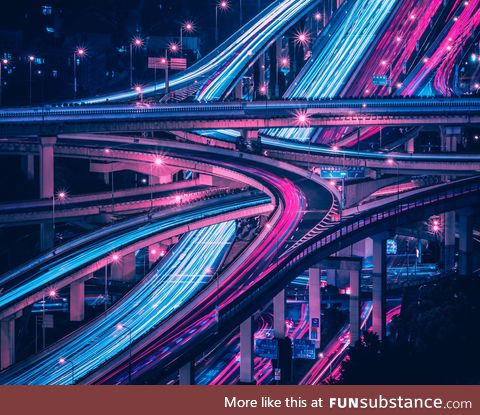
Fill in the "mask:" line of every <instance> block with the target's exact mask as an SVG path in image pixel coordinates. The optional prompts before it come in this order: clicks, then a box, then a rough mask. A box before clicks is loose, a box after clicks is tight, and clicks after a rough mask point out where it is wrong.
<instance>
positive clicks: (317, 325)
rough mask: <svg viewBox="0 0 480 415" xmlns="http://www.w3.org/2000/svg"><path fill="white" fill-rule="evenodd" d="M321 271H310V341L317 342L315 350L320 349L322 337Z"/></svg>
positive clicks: (311, 269) (313, 269)
mask: <svg viewBox="0 0 480 415" xmlns="http://www.w3.org/2000/svg"><path fill="white" fill-rule="evenodd" d="M320 275H321V270H320V268H318V267H314V268H310V269H309V270H308V313H309V317H310V319H309V325H310V339H311V340H313V341H314V342H315V348H317V349H319V348H320V344H321V337H322V313H321V311H322V310H321V309H322V293H321V278H320Z"/></svg>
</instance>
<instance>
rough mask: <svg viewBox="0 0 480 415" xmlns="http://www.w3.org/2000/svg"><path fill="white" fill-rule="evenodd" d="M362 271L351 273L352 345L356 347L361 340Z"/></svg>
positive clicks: (350, 310) (350, 312)
mask: <svg viewBox="0 0 480 415" xmlns="http://www.w3.org/2000/svg"><path fill="white" fill-rule="evenodd" d="M360 273H361V266H360V269H358V270H354V271H350V302H349V303H350V304H349V314H350V345H352V346H355V343H356V342H357V341H358V340H360V335H361V330H360V326H361V321H360Z"/></svg>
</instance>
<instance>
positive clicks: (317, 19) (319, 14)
mask: <svg viewBox="0 0 480 415" xmlns="http://www.w3.org/2000/svg"><path fill="white" fill-rule="evenodd" d="M313 18H314V19H315V22H316V23H317V32H316V33H317V35H318V24H319V23H320V21H321V20H322V14H321V13H320V12H316V13H315V14H314V15H313Z"/></svg>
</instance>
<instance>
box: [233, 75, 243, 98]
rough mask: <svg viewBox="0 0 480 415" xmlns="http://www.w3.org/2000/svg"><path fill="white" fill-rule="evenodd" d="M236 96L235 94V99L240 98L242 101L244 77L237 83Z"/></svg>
mask: <svg viewBox="0 0 480 415" xmlns="http://www.w3.org/2000/svg"><path fill="white" fill-rule="evenodd" d="M234 94H235V95H234V96H235V99H236V100H238V101H241V100H242V99H243V79H242V78H241V79H240V80H239V81H238V83H237V85H236V86H235V90H234Z"/></svg>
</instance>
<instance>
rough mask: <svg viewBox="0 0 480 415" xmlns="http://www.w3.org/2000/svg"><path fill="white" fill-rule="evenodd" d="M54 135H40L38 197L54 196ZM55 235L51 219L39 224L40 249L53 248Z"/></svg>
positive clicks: (55, 140)
mask: <svg viewBox="0 0 480 415" xmlns="http://www.w3.org/2000/svg"><path fill="white" fill-rule="evenodd" d="M56 142H57V138H56V137H40V149H39V150H40V197H41V198H45V199H47V198H53V197H54V191H55V190H54V186H55V182H54V160H55V159H54V151H53V148H54V146H55V143H56ZM54 242H55V235H54V230H53V221H48V222H47V223H43V224H41V225H40V249H41V250H42V251H45V250H48V249H51V248H53V245H54Z"/></svg>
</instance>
